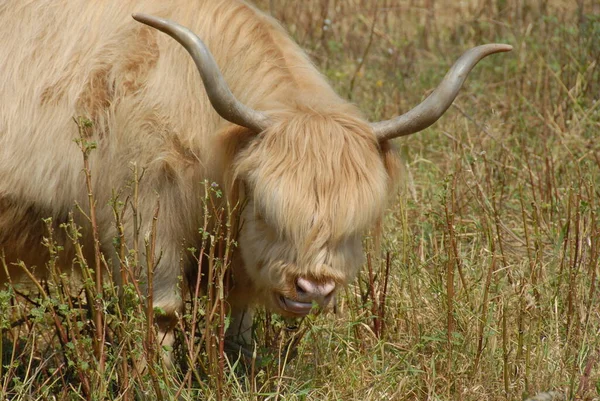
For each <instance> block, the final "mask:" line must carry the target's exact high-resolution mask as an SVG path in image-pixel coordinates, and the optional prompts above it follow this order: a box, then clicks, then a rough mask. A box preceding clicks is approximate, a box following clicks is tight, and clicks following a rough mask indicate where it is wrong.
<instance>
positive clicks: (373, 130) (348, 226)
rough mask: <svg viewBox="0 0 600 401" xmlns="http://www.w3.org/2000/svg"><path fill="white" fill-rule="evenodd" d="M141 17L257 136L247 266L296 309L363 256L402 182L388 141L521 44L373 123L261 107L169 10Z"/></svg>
mask: <svg viewBox="0 0 600 401" xmlns="http://www.w3.org/2000/svg"><path fill="white" fill-rule="evenodd" d="M134 18H135V19H136V20H138V21H140V22H143V23H145V24H148V25H150V26H152V27H154V28H157V29H159V30H161V31H163V32H165V33H167V34H169V35H170V36H172V37H173V38H175V39H176V40H177V41H178V42H179V43H181V44H182V45H183V46H184V47H185V48H186V49H187V50H188V52H189V53H190V55H191V56H192V58H193V59H194V61H195V63H196V65H197V67H198V70H199V72H200V75H201V76H202V80H203V82H204V85H205V88H206V91H207V93H208V96H209V98H210V101H211V103H212V105H213V107H214V108H215V110H216V111H217V113H219V114H220V115H221V116H222V117H223V118H225V119H226V120H228V121H230V122H232V123H234V124H237V125H238V126H241V127H245V129H247V130H250V131H251V132H253V133H254V135H256V140H252V141H249V142H248V145H247V146H245V147H243V148H242V149H241V150H240V151H239V152H238V153H237V154H236V157H235V158H234V163H233V164H234V165H233V166H231V167H232V174H233V176H234V177H235V179H237V180H238V181H240V182H242V183H243V186H244V196H245V198H246V201H247V204H246V206H245V208H244V209H243V212H242V225H241V231H240V236H239V241H240V245H241V247H240V249H241V253H242V257H243V261H244V265H245V267H246V269H245V274H246V275H247V276H248V278H249V280H250V281H251V283H252V285H253V287H254V291H255V292H256V293H257V294H258V296H259V298H260V299H261V300H262V302H263V303H264V304H265V305H266V306H268V307H270V308H271V309H273V310H276V311H279V312H280V313H283V314H286V315H296V316H297V315H305V314H307V313H309V312H310V310H311V309H312V306H313V304H314V303H316V304H319V305H321V306H324V305H326V304H327V303H328V302H329V301H330V299H331V298H332V296H333V294H334V293H335V291H336V289H337V288H339V287H340V286H342V285H344V284H345V283H347V282H349V281H350V280H352V279H353V278H354V276H355V275H356V272H357V271H358V268H359V267H360V266H361V264H362V263H363V253H362V246H361V238H362V236H363V235H364V233H365V232H366V231H367V230H368V229H369V227H371V226H372V225H373V224H374V223H375V222H376V221H377V219H379V218H380V217H381V215H382V213H383V209H384V208H385V204H386V198H387V195H388V193H389V192H390V188H391V187H392V184H393V183H392V181H393V180H392V178H391V177H392V176H393V174H392V172H391V169H392V166H391V164H393V163H391V162H390V160H392V158H390V152H389V146H388V141H389V140H390V139H393V138H396V137H399V136H403V135H408V134H412V133H414V132H418V131H420V130H422V129H424V128H426V127H428V126H430V125H431V124H433V123H434V122H435V121H436V120H437V119H438V118H439V117H440V116H441V115H442V114H443V113H444V112H445V111H446V110H447V109H448V107H449V106H450V104H451V103H452V101H453V100H454V98H455V97H456V95H457V94H458V91H459V90H460V87H461V86H462V83H463V82H464V80H465V79H466V76H467V74H468V73H469V71H470V70H471V69H472V68H473V67H474V66H475V64H477V62H479V60H481V59H482V58H483V57H485V56H487V55H489V54H492V53H497V52H502V51H509V50H510V49H511V47H510V46H508V45H500V44H491V45H484V46H479V47H476V48H474V49H471V50H469V51H468V52H466V53H465V54H464V55H463V56H462V57H461V58H460V59H459V60H458V61H457V62H456V63H455V64H454V66H453V67H452V68H451V70H450V71H449V72H448V74H447V75H446V77H445V78H444V80H443V81H442V83H441V84H440V85H439V87H438V88H437V89H435V90H434V91H433V93H432V94H431V95H430V96H429V97H428V98H427V99H425V100H424V101H423V102H422V103H421V104H420V105H418V106H417V107H415V108H414V109H412V110H410V111H409V112H407V113H405V114H403V115H402V116H399V117H397V118H395V119H392V120H388V121H383V122H378V123H368V122H366V121H365V120H364V119H362V118H361V117H360V113H358V112H357V111H356V110H354V107H353V106H351V105H348V104H345V103H340V104H333V105H331V104H328V105H327V106H326V107H319V108H318V112H317V111H315V108H314V107H313V106H314V101H311V102H307V104H311V106H310V107H309V106H306V105H303V104H298V105H297V106H294V107H292V108H289V107H288V108H286V109H284V110H281V111H275V112H269V113H263V112H260V111H256V110H253V109H251V108H249V107H247V106H246V105H244V104H242V103H240V102H239V101H238V100H237V99H236V98H235V97H234V96H233V95H232V93H231V91H230V90H229V88H228V86H227V84H226V82H225V81H224V79H223V77H222V75H221V73H220V71H219V69H218V67H217V65H216V63H215V61H214V59H213V57H212V55H211V54H210V52H209V51H208V49H207V48H206V46H205V45H204V44H203V43H202V41H201V40H200V39H199V38H198V37H197V36H196V35H195V34H194V33H192V32H191V31H189V30H188V29H186V28H184V27H182V26H180V25H178V24H176V23H174V22H171V21H167V20H163V19H160V18H156V17H152V16H147V15H141V14H136V15H134ZM299 103H300V102H299Z"/></svg>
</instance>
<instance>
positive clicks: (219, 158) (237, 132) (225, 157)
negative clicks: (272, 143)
mask: <svg viewBox="0 0 600 401" xmlns="http://www.w3.org/2000/svg"><path fill="white" fill-rule="evenodd" d="M256 138H257V135H256V134H255V133H254V132H252V131H251V130H250V129H248V128H244V127H240V126H239V125H235V124H227V125H226V126H225V127H224V128H222V129H221V130H219V132H218V133H217V135H216V138H215V140H216V141H218V143H217V144H216V146H215V147H214V149H218V151H219V154H218V155H214V157H215V158H216V160H215V161H216V162H217V164H218V166H215V167H217V169H218V170H217V171H219V175H220V176H221V177H223V181H224V182H223V184H224V185H225V187H226V188H227V189H228V190H230V189H231V188H233V186H234V181H235V180H236V177H234V174H235V167H234V165H235V164H236V158H237V156H238V155H239V154H240V152H241V151H242V150H243V149H245V148H246V147H247V146H249V144H250V143H251V142H252V141H253V140H255V139H256Z"/></svg>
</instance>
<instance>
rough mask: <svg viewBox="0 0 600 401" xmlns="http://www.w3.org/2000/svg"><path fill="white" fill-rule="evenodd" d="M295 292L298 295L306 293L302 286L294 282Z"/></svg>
mask: <svg viewBox="0 0 600 401" xmlns="http://www.w3.org/2000/svg"><path fill="white" fill-rule="evenodd" d="M296 292H297V293H298V294H299V295H303V294H305V293H306V291H305V290H304V288H302V287H300V286H299V285H298V283H296Z"/></svg>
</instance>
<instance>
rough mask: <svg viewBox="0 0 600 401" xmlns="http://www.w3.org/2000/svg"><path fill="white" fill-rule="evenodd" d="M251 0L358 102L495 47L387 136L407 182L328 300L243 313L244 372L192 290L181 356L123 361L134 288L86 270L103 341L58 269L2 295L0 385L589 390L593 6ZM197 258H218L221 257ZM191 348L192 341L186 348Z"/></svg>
mask: <svg viewBox="0 0 600 401" xmlns="http://www.w3.org/2000/svg"><path fill="white" fill-rule="evenodd" d="M258 5H259V7H261V8H263V9H265V10H268V11H270V12H271V13H272V14H273V15H274V16H275V17H276V18H277V19H279V20H280V21H282V23H283V25H284V26H286V27H287V29H288V30H289V31H290V32H291V33H292V35H293V36H294V38H295V39H296V40H297V41H298V42H299V43H300V45H301V46H302V47H303V48H304V49H306V50H307V51H308V52H309V54H310V55H311V57H312V58H313V59H314V60H315V62H316V64H317V66H318V67H319V68H320V70H321V71H323V72H324V73H325V74H326V75H327V76H328V77H329V79H330V80H331V82H332V84H333V85H334V86H335V88H336V89H337V91H338V92H339V93H340V94H342V95H343V96H345V97H347V98H351V99H352V100H353V101H354V102H356V103H357V104H358V105H359V106H360V107H361V109H362V110H363V111H364V113H365V114H366V116H367V117H368V118H370V119H371V120H379V119H382V118H389V117H392V116H394V115H397V114H399V113H400V112H403V111H406V110H408V109H409V108H410V107H411V106H413V105H415V104H417V103H418V102H419V101H420V100H421V99H422V98H423V97H424V96H425V95H426V94H427V93H428V91H429V90H431V89H432V88H433V87H435V85H436V84H437V83H438V82H439V81H440V79H441V78H442V77H443V74H444V73H445V71H446V69H447V68H448V67H449V66H450V64H451V63H452V62H453V61H454V60H455V59H456V58H457V57H458V56H459V55H460V54H461V53H462V52H463V51H464V50H465V49H467V48H469V47H472V46H475V45H478V44H482V43H490V42H505V43H509V44H512V45H513V46H514V50H513V52H512V53H508V54H500V55H494V56H491V57H489V58H488V59H486V60H484V61H483V62H482V63H480V65H478V66H477V67H476V69H475V71H474V72H473V73H472V74H471V76H470V78H469V79H468V81H467V83H466V85H465V88H464V89H463V91H462V92H461V94H460V95H459V97H458V99H457V100H456V101H455V103H454V106H453V107H452V108H451V109H450V110H449V111H448V112H447V113H446V115H445V116H444V117H443V118H442V119H441V120H440V122H438V123H437V124H436V125H434V126H433V127H432V128H430V129H428V130H426V131H425V132H423V133H420V134H417V135H414V136H411V137H408V138H404V139H400V140H397V141H396V145H397V147H398V149H399V152H400V153H401V154H402V156H403V157H404V160H405V185H402V186H401V187H402V188H401V190H400V193H399V195H398V196H397V197H394V200H393V202H392V203H391V205H390V208H389V212H388V214H387V215H386V218H385V221H384V224H383V229H382V233H381V235H373V236H372V237H369V238H367V239H366V240H365V243H366V249H367V253H368V263H367V265H366V266H365V267H364V269H363V270H362V273H361V275H360V277H359V279H358V280H357V281H356V282H355V283H354V284H353V285H352V286H350V287H349V288H348V289H347V291H346V293H345V294H344V296H342V297H340V299H339V301H338V306H337V313H336V314H335V315H333V314H327V315H320V316H313V317H310V318H307V319H304V321H302V322H301V323H300V324H299V326H298V327H294V328H290V326H289V325H290V323H289V322H286V321H284V320H282V319H280V318H278V317H277V316H271V315H269V314H265V313H260V314H259V316H257V318H256V321H255V326H256V330H257V339H258V341H259V344H260V346H261V350H259V352H260V353H261V355H262V360H254V362H252V361H251V363H250V364H249V365H248V366H247V367H246V368H241V366H239V364H238V366H237V367H236V366H230V365H228V364H227V361H226V360H224V359H223V358H222V352H219V350H216V351H215V347H214V345H216V344H218V338H219V336H218V334H219V327H222V326H223V325H224V324H226V317H225V316H223V315H222V314H221V315H212V316H208V315H207V311H210V310H212V309H214V308H218V302H217V303H216V304H215V303H214V302H215V301H214V299H213V300H210V299H207V297H204V298H202V297H200V298H199V299H197V300H195V301H190V303H189V308H188V309H187V315H186V316H184V317H183V318H182V322H181V327H184V326H186V330H180V331H179V332H178V336H179V339H180V341H179V343H180V344H182V345H180V346H179V347H177V348H176V349H175V350H174V352H175V355H176V358H177V360H178V361H183V363H181V364H180V365H181V366H182V368H181V372H178V371H176V370H173V369H168V368H166V367H164V366H162V364H161V363H160V361H159V359H158V358H157V357H156V356H155V357H153V360H155V361H156V363H155V364H154V365H153V366H156V368H155V369H151V370H150V371H141V372H138V370H137V369H136V367H135V366H134V364H133V363H132V360H133V358H128V357H131V356H132V355H148V352H150V351H151V350H152V348H151V344H150V342H149V340H151V339H148V338H147V336H148V333H150V332H151V330H147V329H146V328H145V324H146V323H145V321H146V320H145V319H144V318H143V317H144V316H145V315H148V316H152V315H153V314H157V313H158V314H160V311H151V310H147V311H144V310H142V309H140V308H143V303H144V300H143V296H141V295H140V294H139V293H137V291H136V288H135V286H134V285H133V284H131V285H129V286H126V288H125V290H124V292H125V293H126V294H128V295H127V297H125V298H126V301H123V298H121V300H120V299H119V297H117V296H116V295H115V292H114V290H113V289H112V288H111V286H110V285H108V284H107V283H104V285H105V289H104V291H105V294H106V295H105V298H104V310H105V311H110V314H108V315H107V316H108V317H107V320H108V321H107V322H105V324H106V327H108V329H107V330H106V332H107V333H109V334H110V335H113V336H114V338H118V339H119V340H120V342H119V343H117V344H118V347H117V346H113V347H111V349H107V350H103V351H100V350H99V348H98V347H99V345H100V344H101V343H103V342H102V341H101V339H100V341H98V340H97V337H98V333H97V332H95V331H94V329H93V325H92V324H90V323H89V322H90V320H92V317H93V314H92V312H91V311H88V309H90V308H89V307H88V305H94V302H95V301H91V300H93V295H89V296H88V299H87V301H86V302H80V301H79V300H80V299H81V298H82V297H79V296H75V295H78V294H79V293H78V292H77V290H74V289H70V288H69V286H65V285H61V278H60V276H56V277H55V280H54V281H53V280H50V282H49V283H48V284H46V283H41V287H42V290H43V291H41V293H42V295H39V294H37V293H36V294H35V295H30V294H29V293H23V292H19V293H17V292H15V290H14V289H12V288H9V289H6V290H2V291H0V327H2V328H3V329H7V328H8V327H12V329H11V330H10V331H7V330H5V333H4V335H3V337H2V340H1V341H0V351H1V353H2V354H3V365H4V366H3V367H2V370H1V371H0V399H5V398H6V399H12V400H26V399H27V400H28V399H35V400H38V399H40V400H50V399H61V400H63V399H64V400H67V399H72V400H75V399H90V400H92V399H110V400H120V399H124V400H128V399H135V398H137V399H161V398H162V399H171V398H173V397H174V396H175V395H176V394H175V393H176V392H177V391H178V389H182V390H181V391H180V392H179V395H178V396H179V397H180V398H181V399H184V400H187V399H243V400H263V399H269V400H317V399H318V400H355V399H356V400H383V399H391V400H425V399H428V400H465V401H467V400H478V401H479V400H520V399H525V398H526V397H527V396H531V395H533V394H536V393H538V392H544V391H551V390H553V391H557V392H560V393H562V394H564V396H565V398H566V399H577V400H593V399H598V397H600V368H599V366H598V363H599V359H600V340H599V338H600V335H599V334H600V309H599V308H598V306H597V305H598V301H599V295H598V292H599V291H598V290H599V289H598V273H599V259H600V223H599V217H598V213H599V212H600V196H599V195H600V193H599V190H598V188H599V187H600V142H599V141H598V140H597V138H598V133H599V132H600V66H599V64H600V40H599V38H600V5H599V4H597V2H595V1H593V0H579V1H577V2H573V1H566V0H545V1H544V0H539V1H527V2H524V1H520V0H479V1H477V0H470V1H464V2H455V1H450V0H443V1H442V0H438V1H435V0H421V1H419V0H414V1H413V0H411V1H409V0H405V1H400V0H349V1H347V0H304V1H302V2H295V1H291V0H279V1H269V2H267V1H266V0H263V1H259V2H258ZM207 204H208V205H211V203H210V201H209V200H207ZM115 205H116V213H115V214H116V216H117V217H118V215H119V212H118V210H119V209H118V205H119V203H118V201H115ZM207 207H208V206H207ZM213 212H218V211H216V210H213ZM221 212H222V211H221ZM72 229H75V228H73V227H72ZM226 231H227V229H226V227H223V232H221V233H220V234H219V235H220V236H221V237H222V238H227V235H226ZM49 244H50V245H49V246H55V247H59V246H60V244H53V242H52V240H51V239H49ZM149 244H151V241H150V242H149ZM206 246H208V245H206ZM215 252H216V251H215ZM214 255H215V256H214V260H215V261H216V262H217V268H221V269H222V267H223V266H224V265H226V263H224V264H223V258H226V257H227V255H226V254H222V255H220V256H219V255H218V252H217V253H216V254H214ZM131 257H132V258H134V257H136V255H131ZM124 259H125V258H124ZM219 261H220V262H219ZM225 262H226V261H225ZM80 263H83V261H80ZM96 263H101V261H96ZM219 263H221V264H219ZM132 265H134V266H136V265H137V264H136V263H132ZM149 265H150V266H151V265H152V261H150V263H149ZM219 266H220V267H219ZM219 271H222V270H219ZM150 276H151V273H150ZM217 276H218V277H217ZM217 276H216V283H217V284H219V277H221V282H222V280H223V279H224V276H219V275H217ZM86 285H87V287H86ZM95 285H96V282H95V281H94V280H93V277H90V278H89V280H88V281H87V284H86V282H85V280H84V283H83V286H84V288H89V287H90V286H91V288H95ZM44 286H45V287H44ZM38 292H40V291H38ZM44 292H45V293H46V294H47V296H44V295H43V293H44ZM111 294H112V295H111ZM84 297H85V296H84ZM90 297H91V298H90ZM26 299H29V301H27V300H26ZM90 301H91V302H90ZM217 301H218V299H217ZM210 302H213V303H212V304H211V303H210ZM215 305H217V306H215ZM215 310H217V309H215ZM207 316H208V317H207ZM57 321H58V323H56V322H57ZM219 325H220V326H219ZM61 327H62V328H63V329H64V330H63V335H64V338H61V337H60V333H61V331H60V328H61ZM190 327H196V329H194V330H195V333H196V334H190V331H191V329H190ZM57 333H58V334H57ZM197 333H204V336H202V335H200V334H197ZM202 338H204V340H202ZM202 341H203V342H202ZM290 343H292V344H294V347H293V348H294V349H293V355H290V354H289V353H287V352H286V349H287V348H286V347H287V345H288V344H290ZM211 346H212V347H211ZM190 349H191V350H197V349H202V350H204V351H203V352H201V353H200V354H198V356H197V359H196V360H194V359H193V356H190V355H196V351H194V352H191V353H190ZM99 353H101V355H102V358H104V359H102V358H100V360H105V366H104V367H103V368H102V369H101V373H100V374H99V373H98V372H99V370H98V366H99V365H98V360H99V359H98V358H97V356H98V355H100V354H99ZM155 353H156V352H154V353H153V354H155ZM151 359H152V358H151ZM11 361H12V364H11ZM186 361H187V362H186ZM191 362H193V363H191ZM190 366H191V368H190ZM195 366H200V367H195ZM203 367H204V368H203ZM86 386H88V387H89V388H88V390H86V389H85V387H86Z"/></svg>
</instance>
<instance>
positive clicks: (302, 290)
mask: <svg viewBox="0 0 600 401" xmlns="http://www.w3.org/2000/svg"><path fill="white" fill-rule="evenodd" d="M334 291H335V282H334V281H315V280H310V279H307V278H304V277H299V278H298V279H296V292H297V293H298V300H301V301H304V302H312V301H315V302H317V303H318V304H325V303H327V302H329V298H330V296H331V295H332V294H333V292H334Z"/></svg>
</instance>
